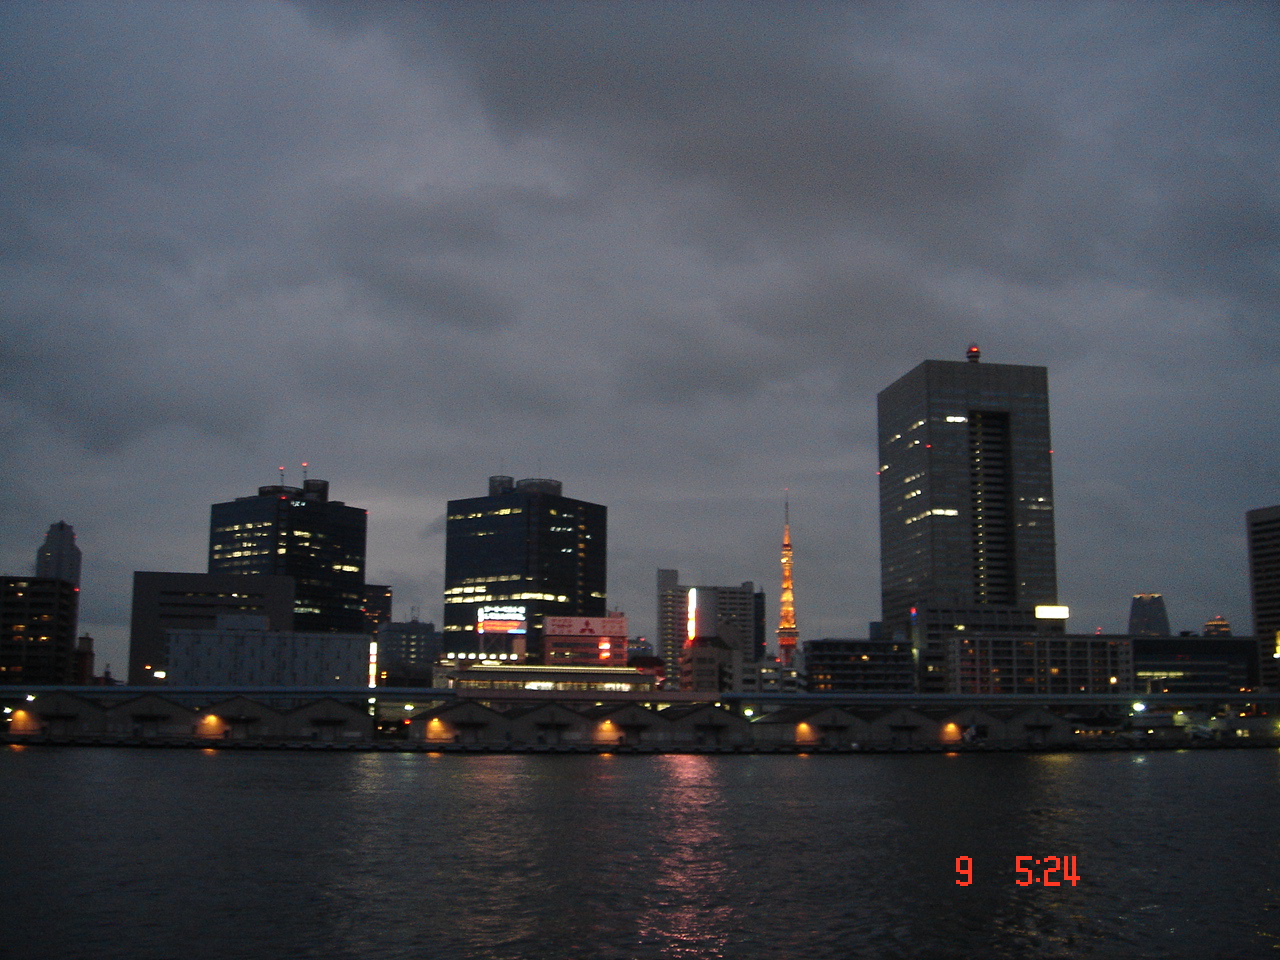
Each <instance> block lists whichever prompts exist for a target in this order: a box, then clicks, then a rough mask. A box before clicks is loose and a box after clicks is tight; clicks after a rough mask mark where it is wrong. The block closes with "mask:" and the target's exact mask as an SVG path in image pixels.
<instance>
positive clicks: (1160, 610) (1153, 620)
mask: <svg viewBox="0 0 1280 960" xmlns="http://www.w3.org/2000/svg"><path fill="white" fill-rule="evenodd" d="M1129 636H1131V637H1167V636H1169V611H1168V610H1167V609H1165V605H1164V597H1163V596H1162V595H1161V594H1158V593H1135V594H1134V595H1133V600H1132V601H1131V602H1130V603H1129Z"/></svg>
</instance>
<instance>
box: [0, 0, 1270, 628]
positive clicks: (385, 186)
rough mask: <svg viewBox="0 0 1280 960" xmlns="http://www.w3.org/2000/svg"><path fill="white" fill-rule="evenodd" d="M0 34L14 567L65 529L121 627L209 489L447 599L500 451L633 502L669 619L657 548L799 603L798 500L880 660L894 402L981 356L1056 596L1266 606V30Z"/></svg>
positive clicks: (1103, 610)
mask: <svg viewBox="0 0 1280 960" xmlns="http://www.w3.org/2000/svg"><path fill="white" fill-rule="evenodd" d="M0 17H3V21H2V22H0V67H2V68H3V69H4V72H5V76H6V77H7V78H9V80H10V82H9V83H8V84H7V86H6V92H5V95H4V97H3V98H2V99H0V134H2V137H0V184H2V187H3V188H2V189H0V324H2V325H3V329H2V335H0V374H2V375H3V394H2V395H0V402H2V404H3V405H2V406H0V409H2V410H3V411H4V412H5V414H6V417H7V418H8V420H9V423H8V424H6V428H5V433H4V435H3V438H4V440H5V441H6V445H7V448H8V449H7V450H6V452H7V454H9V455H8V456H7V457H6V467H5V471H4V472H3V473H0V484H2V485H3V487H2V488H3V489H4V490H6V491H10V492H12V499H13V502H12V503H9V504H6V510H5V512H4V513H3V514H0V517H3V529H2V530H0V535H2V536H0V540H2V541H3V544H4V545H5V547H6V552H5V557H6V558H7V560H6V562H7V563H8V566H9V568H10V569H15V570H16V569H20V568H21V569H25V568H26V565H27V564H28V563H29V558H28V556H27V554H28V553H30V550H29V549H28V547H27V543H28V541H31V540H32V539H33V538H34V539H35V540H37V541H38V539H39V537H40V536H41V535H42V534H43V530H44V529H45V528H47V525H48V523H50V522H52V521H53V520H55V519H62V518H64V517H63V514H64V513H67V514H77V515H67V516H65V519H67V520H68V521H70V522H72V523H75V524H76V526H77V529H78V530H79V531H81V543H82V546H83V547H84V548H85V551H86V570H88V571H93V570H94V569H95V565H96V569H97V570H98V571H99V572H98V573H96V574H93V575H94V576H99V577H102V578H103V579H102V580H100V581H99V582H98V583H97V584H87V589H86V598H87V604H88V609H90V610H92V609H94V605H95V604H97V605H98V606H97V609H99V610H101V611H104V613H102V614H101V624H100V625H101V626H102V627H103V628H104V629H108V630H109V631H110V630H115V631H116V633H117V635H118V634H119V631H120V630H121V629H122V628H121V626H120V622H119V621H120V620H121V617H122V614H121V613H120V611H122V610H123V609H125V605H124V604H123V603H121V602H119V596H122V595H124V594H126V593H127V589H128V586H127V583H128V574H129V572H130V571H131V570H133V569H143V568H147V567H150V568H155V569H165V568H171V569H183V568H187V569H199V567H200V564H201V562H202V557H203V552H204V548H205V543H204V539H203V538H204V537H205V535H206V531H205V530H204V529H203V526H204V522H205V521H204V517H205V511H206V510H207V505H208V504H209V503H210V502H213V501H215V500H221V499H225V498H227V497H230V496H235V495H241V494H244V493H247V492H250V491H251V490H252V488H253V487H254V486H256V485H257V484H258V483H267V482H271V481H272V480H273V479H274V471H275V467H276V465H277V464H278V463H286V464H293V466H290V470H292V471H295V472H296V470H297V467H296V463H297V462H300V461H302V460H309V461H310V462H312V463H313V464H319V465H321V467H320V470H319V475H325V476H328V477H329V478H330V479H331V480H333V481H334V484H335V485H334V490H335V495H336V496H340V497H342V498H344V499H346V500H348V501H349V502H352V503H356V504H358V505H361V506H365V507H367V508H368V509H369V511H370V518H371V523H372V524H373V528H372V532H371V554H370V568H371V570H372V571H374V575H375V577H376V578H378V579H382V580H386V581H388V582H392V583H393V584H395V585H396V586H397V590H398V592H397V613H398V615H401V614H403V613H404V610H405V609H406V608H407V607H408V606H409V605H413V606H418V607H421V608H422V610H423V616H424V617H426V618H433V617H438V605H439V601H440V588H441V585H440V583H439V578H440V569H441V566H442V560H443V540H442V528H441V526H440V523H439V519H438V518H439V517H441V516H443V514H444V501H445V500H446V499H448V498H450V497H460V496H472V495H476V494H479V493H482V492H483V489H484V477H485V476H486V475H487V474H488V473H493V472H510V473H513V474H516V475H537V476H553V477H559V478H561V479H563V480H564V481H565V483H566V490H567V492H569V493H570V495H574V496H581V497H583V498H586V499H595V500H597V501H599V502H603V503H606V504H609V505H610V510H611V536H610V540H611V556H612V557H613V558H614V563H613V568H612V569H613V573H612V576H611V582H610V596H611V599H612V600H613V601H614V602H615V603H617V604H618V605H619V606H622V607H623V608H624V609H626V610H627V611H628V612H629V613H631V614H632V615H633V617H634V618H635V620H636V623H637V627H638V629H641V630H647V629H648V628H649V626H650V624H649V622H648V618H649V616H650V612H651V610H652V586H653V584H652V569H653V568H654V567H657V566H669V565H675V566H681V567H685V566H687V567H689V568H690V569H689V570H688V571H687V572H688V573H689V576H690V579H691V580H698V581H699V582H716V581H719V582H726V583H736V582H741V581H742V580H745V579H753V580H756V581H757V582H760V583H763V584H765V585H766V588H767V589H769V590H770V592H771V596H773V595H776V593H775V591H774V587H775V585H776V578H777V572H778V571H777V548H778V525H779V522H780V509H781V508H780V503H781V491H782V489H783V488H784V487H789V488H790V489H791V491H792V492H791V498H792V518H793V532H794V533H795V534H796V539H797V570H798V571H802V572H803V575H804V578H805V579H803V580H802V581H801V582H799V583H798V584H797V595H798V596H799V597H800V598H801V600H802V603H803V604H804V610H803V611H802V615H801V620H802V629H804V631H805V634H806V635H817V634H819V633H825V634H840V633H844V634H852V633H861V632H863V630H865V627H864V626H863V624H864V623H865V621H866V620H869V619H872V618H874V616H875V615H876V608H877V606H878V599H877V595H876V592H877V586H878V584H877V577H876V505H875V482H874V480H875V478H874V468H875V449H874V410H875V393H876V391H877V390H878V389H880V388H881V387H883V386H885V385H887V384H888V383H889V382H891V381H892V380H893V379H895V378H896V377H897V376H899V375H900V374H901V373H904V372H905V371H906V370H908V369H910V368H911V367H912V366H914V365H915V364H916V363H917V362H919V360H921V359H924V358H925V357H941V358H947V357H958V356H959V355H960V353H961V352H962V351H963V349H964V346H965V345H966V344H967V343H968V342H969V341H970V340H973V339H977V340H979V341H980V342H981V343H982V344H983V348H984V355H985V356H986V357H987V358H988V359H989V360H992V361H995V362H1021V363H1038V364H1046V365H1048V366H1049V368H1050V383H1051V390H1052V397H1053V411H1054V413H1053V416H1054V429H1055V445H1056V447H1057V449H1058V453H1057V455H1056V457H1057V459H1056V467H1055V469H1056V475H1057V480H1058V490H1057V496H1058V500H1059V541H1060V554H1061V556H1060V564H1059V566H1060V569H1061V571H1062V593H1063V595H1064V600H1066V601H1067V602H1070V603H1073V604H1076V605H1077V606H1078V607H1081V608H1083V610H1084V611H1085V612H1084V614H1083V616H1084V617H1085V618H1086V619H1087V620H1088V621H1089V622H1090V625H1092V622H1093V621H1095V620H1096V621H1100V622H1103V623H1105V625H1106V626H1108V628H1116V627H1119V626H1121V625H1122V623H1121V618H1122V617H1123V612H1124V609H1125V598H1124V595H1125V594H1126V593H1127V592H1130V591H1132V590H1133V589H1162V590H1163V591H1164V592H1165V593H1166V594H1167V595H1170V596H1171V598H1172V596H1174V595H1178V596H1179V597H1180V599H1179V601H1178V602H1177V603H1173V602H1172V600H1171V606H1172V607H1173V608H1174V609H1175V610H1182V611H1184V614H1183V615H1184V616H1186V617H1187V618H1188V619H1187V620H1186V621H1185V622H1184V623H1183V624H1182V627H1183V628H1192V627H1195V626H1198V624H1196V623H1195V618H1196V617H1199V616H1208V615H1210V614H1213V613H1217V612H1220V611H1219V609H1217V607H1218V606H1219V605H1220V601H1219V600H1218V599H1217V598H1220V597H1224V596H1225V597H1226V598H1227V601H1226V605H1227V606H1228V607H1229V608H1232V609H1229V610H1228V611H1227V612H1228V613H1230V614H1231V615H1232V616H1233V618H1234V619H1236V620H1243V619H1245V614H1244V603H1245V600H1244V599H1243V594H1242V592H1241V589H1242V588H1241V582H1240V581H1241V579H1242V577H1243V574H1242V572H1241V571H1239V570H1238V569H1237V570H1235V571H1234V572H1233V571H1232V567H1233V564H1234V565H1235V566H1236V567H1238V566H1239V563H1240V558H1241V554H1240V549H1241V548H1240V545H1239V542H1238V540H1239V533H1238V528H1239V526H1240V522H1241V514H1242V513H1243V511H1244V510H1245V509H1247V508H1249V507H1252V506H1258V505H1262V504H1263V503H1267V502H1274V501H1275V499H1276V490H1277V489H1280V475H1278V474H1277V466H1276V459H1275V454H1274V450H1275V449H1276V447H1277V444H1276V443H1275V442H1274V441H1275V439H1276V438H1275V429H1274V426H1273V425H1271V424H1270V421H1269V419H1268V418H1267V417H1266V416H1265V411H1266V410H1269V409H1274V406H1275V404H1276V403H1277V402H1280V387H1277V386H1276V383H1277V378H1276V377H1275V375H1274V374H1275V364H1276V359H1277V356H1276V344H1277V338H1276V337H1275V318H1276V315H1277V303H1276V290H1277V287H1278V286H1280V284H1277V277H1276V272H1277V249H1278V247H1280V244H1278V243H1277V233H1278V230H1277V211H1278V209H1280V196H1278V191H1277V184H1278V183H1280V176H1277V174H1278V173H1280V170H1278V169H1277V165H1278V163H1280V161H1278V160H1277V158H1278V157H1280V132H1278V131H1280V124H1277V123H1276V119H1277V113H1280V107H1278V106H1277V96H1278V91H1280V61H1278V60H1277V58H1276V57H1275V56H1274V50H1275V46H1276V39H1277V38H1276V34H1277V25H1276V20H1275V16H1274V11H1273V10H1272V9H1271V8H1269V7H1268V6H1266V5H1262V4H1248V3H1241V4H1233V5H1204V4H1182V3H1168V4H1161V5H1159V6H1150V5H1134V4H1127V3H1117V4H1108V3H1063V4H1053V5H1049V4H1022V3H1005V4H1001V3H991V4H979V3H975V4H963V5H959V4H952V3H923V2H920V3H911V4H862V3H797V4H781V3H761V4H755V3H630V2H616V3H610V2H599V3H533V2H531V3H509V4H493V3H463V2H449V3H436V4H408V3H398V2H397V3H372V2H369V3H336V4H335V3H319V2H303V3H277V2H271V0H265V2H260V3H252V2H244V3H235V4H184V3H176V2H175V3H156V4H141V3H138V4H127V5H125V4H119V5H110V4H94V3H86V4H76V3H60V4H41V3H11V4H8V5H6V6H5V7H4V9H3V11H0ZM15 424H18V425H17V426H15ZM313 475H317V473H314V472H313ZM35 476H39V477H42V478H48V479H47V480H42V481H41V482H39V483H36V482H33V480H32V479H31V478H32V477H35ZM140 477H146V478H148V479H149V480H161V481H163V482H161V483H159V484H150V485H149V489H151V490H152V492H151V493H149V495H148V496H147V497H137V496H134V495H133V493H131V492H130V491H131V490H132V488H133V487H135V486H136V485H137V484H138V482H139V480H138V478H140ZM144 502H145V508H146V512H142V507H140V506H138V507H135V506H131V504H142V503H144ZM67 504H71V505H73V506H74V509H70V510H66V509H64V507H65V505H67ZM160 531H170V532H168V533H161V532H160ZM1116 531H1124V532H1125V538H1124V543H1123V546H1122V547H1117V548H1115V549H1112V550H1106V551H1104V550H1101V549H1100V547H1099V545H1100V544H1105V543H1108V542H1109V541H1111V540H1113V539H1114V538H1115V534H1116ZM1233 531H1234V532H1233ZM1188 543H1195V544H1196V546H1197V550H1194V551H1188V550H1187V549H1186V546H1187V544H1188ZM32 549H33V548H32ZM113 551H114V553H113ZM95 554H96V556H95ZM105 554H111V559H106V557H105V556H104V555H105ZM1139 574H1141V576H1139ZM1233 578H1234V579H1233ZM1131 579H1132V580H1133V581H1134V582H1132V583H1130V582H1129V581H1130V580H1131ZM1138 579H1144V580H1145V581H1147V582H1143V583H1137V582H1136V581H1137V580H1138ZM95 595H96V596H98V597H100V598H102V599H100V600H93V599H92V598H93V597H94V596H95ZM107 595H110V596H112V597H115V598H116V599H115V600H110V601H109V600H108V599H106V596H107ZM1113 610H1114V611H1116V612H1115V614H1114V616H1113V615H1112V611H1113ZM771 612H772V609H771Z"/></svg>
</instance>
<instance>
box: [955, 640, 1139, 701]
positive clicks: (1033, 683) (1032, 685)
mask: <svg viewBox="0 0 1280 960" xmlns="http://www.w3.org/2000/svg"><path fill="white" fill-rule="evenodd" d="M946 646H947V659H948V665H947V678H948V689H947V691H946V692H948V693H963V694H971V695H979V694H1004V693H1045V694H1073V693H1123V692H1126V691H1129V690H1132V689H1133V684H1134V650H1133V640H1132V638H1130V637H1127V636H1119V637H1117V636H1099V635H1094V634H1088V635H1082V636H1066V635H1061V636H1045V635H1029V636H1021V637H1016V636H981V635H970V634H968V633H964V634H953V635H952V636H950V637H948V638H947V641H946Z"/></svg>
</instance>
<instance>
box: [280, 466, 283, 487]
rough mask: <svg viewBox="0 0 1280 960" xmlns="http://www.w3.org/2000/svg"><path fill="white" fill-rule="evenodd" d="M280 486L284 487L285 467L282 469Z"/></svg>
mask: <svg viewBox="0 0 1280 960" xmlns="http://www.w3.org/2000/svg"><path fill="white" fill-rule="evenodd" d="M280 486H282V487H283V486H284V467H281V468H280Z"/></svg>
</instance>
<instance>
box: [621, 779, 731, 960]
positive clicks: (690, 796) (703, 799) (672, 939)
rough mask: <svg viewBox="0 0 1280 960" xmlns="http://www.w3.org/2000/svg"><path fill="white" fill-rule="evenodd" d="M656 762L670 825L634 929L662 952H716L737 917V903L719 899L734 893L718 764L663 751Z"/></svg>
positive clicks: (678, 954)
mask: <svg viewBox="0 0 1280 960" xmlns="http://www.w3.org/2000/svg"><path fill="white" fill-rule="evenodd" d="M659 770H660V771H661V774H662V776H663V778H664V779H665V780H666V781H667V784H666V787H665V789H664V790H663V794H664V796H665V797H666V798H667V803H669V805H670V808H669V810H664V811H657V816H659V817H660V818H661V819H662V820H663V821H664V822H666V823H669V824H671V830H670V831H669V842H668V843H667V844H665V845H664V847H663V851H664V852H663V854H662V855H661V857H660V858H659V859H658V861H657V863H656V865H655V866H656V870H655V875H654V877H653V881H652V887H651V890H652V894H651V895H650V897H648V898H646V904H645V906H646V909H644V910H643V911H642V912H641V913H640V915H639V916H638V917H637V922H636V932H637V934H638V935H639V936H640V938H641V941H642V942H649V943H654V942H656V943H662V944H663V945H664V948H665V949H664V952H663V955H664V956H668V957H707V956H718V955H720V954H721V953H722V951H723V950H724V949H725V948H726V947H727V946H728V945H729V938H730V933H731V931H732V930H733V929H734V926H735V922H736V921H735V917H734V909H733V908H732V907H727V906H725V905H724V904H725V903H726V902H727V901H729V900H731V899H732V898H731V897H730V896H729V895H728V891H729V887H730V885H731V884H732V883H733V877H731V876H730V871H729V868H728V865H727V864H726V863H725V858H724V854H725V843H726V838H725V834H724V832H723V829H722V826H721V808H722V806H723V804H724V796H723V793H722V790H721V785H720V783H719V780H718V777H717V773H716V770H717V768H716V765H715V764H714V763H713V762H712V760H711V758H709V757H705V756H699V755H697V754H668V755H665V756H663V757H662V758H661V760H660V762H659Z"/></svg>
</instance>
